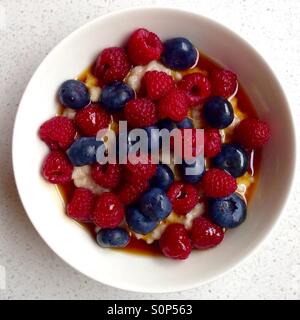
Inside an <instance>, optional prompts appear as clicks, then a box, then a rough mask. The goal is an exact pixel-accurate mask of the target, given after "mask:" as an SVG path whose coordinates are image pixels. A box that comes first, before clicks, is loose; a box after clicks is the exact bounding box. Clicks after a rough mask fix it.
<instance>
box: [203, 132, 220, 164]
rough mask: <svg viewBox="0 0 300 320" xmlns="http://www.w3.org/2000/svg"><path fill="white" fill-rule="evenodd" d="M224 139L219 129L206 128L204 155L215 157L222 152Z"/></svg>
mask: <svg viewBox="0 0 300 320" xmlns="http://www.w3.org/2000/svg"><path fill="white" fill-rule="evenodd" d="M221 149H222V139H221V135H220V132H219V130H217V129H206V130H205V131H204V156H205V157H207V158H213V157H215V156H216V155H217V154H219V153H220V152H221Z"/></svg>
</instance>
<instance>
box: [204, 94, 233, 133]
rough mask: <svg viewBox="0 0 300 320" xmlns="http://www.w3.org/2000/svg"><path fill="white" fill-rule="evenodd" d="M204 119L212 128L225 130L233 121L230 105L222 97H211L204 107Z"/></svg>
mask: <svg viewBox="0 0 300 320" xmlns="http://www.w3.org/2000/svg"><path fill="white" fill-rule="evenodd" d="M204 117H205V120H206V121H207V123H208V124H209V125H210V126H211V127H213V128H217V129H224V128H227V127H228V126H230V125H231V123H232V122H233V119H234V113H233V108H232V105H231V103H230V102H229V101H228V100H226V99H224V98H222V97H212V98H211V99H209V100H208V101H207V102H206V103H205V105H204Z"/></svg>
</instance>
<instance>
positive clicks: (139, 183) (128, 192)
mask: <svg viewBox="0 0 300 320" xmlns="http://www.w3.org/2000/svg"><path fill="white" fill-rule="evenodd" d="M148 188H149V182H148V181H147V180H141V179H136V181H135V182H127V183H125V184H124V185H123V186H122V187H121V188H120V189H119V191H118V194H117V195H118V197H119V199H120V201H121V202H122V203H123V204H124V205H125V206H128V205H130V204H133V203H135V202H136V201H137V200H138V199H139V198H140V196H141V195H142V194H143V193H144V192H145V191H146V190H147V189H148Z"/></svg>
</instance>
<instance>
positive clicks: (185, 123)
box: [175, 118, 194, 129]
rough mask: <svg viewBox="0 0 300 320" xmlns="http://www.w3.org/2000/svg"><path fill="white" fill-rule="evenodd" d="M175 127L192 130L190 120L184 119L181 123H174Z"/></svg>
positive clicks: (192, 125)
mask: <svg viewBox="0 0 300 320" xmlns="http://www.w3.org/2000/svg"><path fill="white" fill-rule="evenodd" d="M175 125H176V127H177V128H178V129H193V128H194V124H193V120H192V119H190V118H184V119H183V120H182V121H180V122H176V124H175Z"/></svg>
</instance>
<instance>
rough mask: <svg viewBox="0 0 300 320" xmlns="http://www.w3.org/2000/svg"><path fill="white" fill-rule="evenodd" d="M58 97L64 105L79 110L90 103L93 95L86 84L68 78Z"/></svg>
mask: <svg viewBox="0 0 300 320" xmlns="http://www.w3.org/2000/svg"><path fill="white" fill-rule="evenodd" d="M58 98H59V101H60V103H61V104H62V105H64V106H65V107H68V108H72V109H75V110H79V109H82V108H84V107H85V106H87V105H88V104H90V102H91V97H90V93H89V90H88V88H87V87H86V85H85V84H84V83H83V82H81V81H77V80H68V81H66V82H64V83H63V84H62V85H61V87H60V88H59V92H58Z"/></svg>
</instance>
